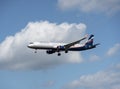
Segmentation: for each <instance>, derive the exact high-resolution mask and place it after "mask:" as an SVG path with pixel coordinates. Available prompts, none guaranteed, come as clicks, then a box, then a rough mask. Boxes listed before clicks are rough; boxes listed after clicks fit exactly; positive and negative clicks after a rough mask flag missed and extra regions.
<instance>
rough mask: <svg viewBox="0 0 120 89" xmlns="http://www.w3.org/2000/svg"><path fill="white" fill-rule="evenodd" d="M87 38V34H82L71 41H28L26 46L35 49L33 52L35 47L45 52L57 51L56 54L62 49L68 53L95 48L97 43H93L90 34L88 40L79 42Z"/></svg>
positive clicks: (92, 36)
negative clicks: (77, 38)
mask: <svg viewBox="0 0 120 89" xmlns="http://www.w3.org/2000/svg"><path fill="white" fill-rule="evenodd" d="M86 38H88V35H86V36H84V37H83V38H81V39H80V40H77V41H74V42H71V43H68V44H66V43H42V42H30V43H29V45H28V46H27V47H28V48H31V49H35V53H37V49H41V50H46V53H47V54H53V53H56V52H57V53H58V56H60V55H61V53H60V52H62V51H64V52H65V53H68V51H84V50H89V49H93V48H96V46H97V45H99V43H97V44H93V38H94V35H93V34H91V35H90V36H89V38H88V40H87V41H86V42H85V43H84V44H79V43H80V42H81V41H82V40H85V39H86Z"/></svg>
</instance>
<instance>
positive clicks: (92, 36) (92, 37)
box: [86, 34, 94, 46]
mask: <svg viewBox="0 0 120 89" xmlns="http://www.w3.org/2000/svg"><path fill="white" fill-rule="evenodd" d="M93 39H94V35H93V34H91V35H90V37H89V38H88V41H87V42H86V45H88V46H93Z"/></svg>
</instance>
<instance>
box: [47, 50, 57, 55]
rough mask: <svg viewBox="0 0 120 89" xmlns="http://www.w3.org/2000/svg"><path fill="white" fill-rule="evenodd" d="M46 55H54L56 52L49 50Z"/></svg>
mask: <svg viewBox="0 0 120 89" xmlns="http://www.w3.org/2000/svg"><path fill="white" fill-rule="evenodd" d="M46 53H47V54H53V53H55V51H54V50H47V51H46Z"/></svg>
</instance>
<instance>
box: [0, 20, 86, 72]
mask: <svg viewBox="0 0 120 89" xmlns="http://www.w3.org/2000/svg"><path fill="white" fill-rule="evenodd" d="M85 31H86V25H85V24H83V23H80V24H76V23H72V24H69V23H61V24H56V23H50V22H48V21H40V22H30V23H28V25H27V26H26V27H25V28H24V29H22V30H21V31H20V32H18V33H16V34H15V35H14V36H8V37H6V39H5V40H4V41H3V42H2V43H1V44H0V69H8V70H9V69H11V70H26V69H28V70H40V69H48V68H51V67H54V66H57V65H60V64H65V63H80V62H81V61H82V56H81V54H80V53H79V52H77V53H75V52H69V53H68V54H67V55H65V54H64V53H63V54H62V55H61V56H60V57H58V56H57V54H53V55H47V54H46V53H45V51H38V53H37V54H34V53H33V51H34V50H32V49H29V48H27V45H28V43H29V42H34V41H44V42H71V41H74V40H78V39H80V38H81V37H82V36H83V35H84V34H85Z"/></svg>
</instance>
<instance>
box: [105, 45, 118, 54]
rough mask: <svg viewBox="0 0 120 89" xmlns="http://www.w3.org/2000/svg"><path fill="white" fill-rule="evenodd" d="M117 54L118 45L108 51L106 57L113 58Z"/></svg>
mask: <svg viewBox="0 0 120 89" xmlns="http://www.w3.org/2000/svg"><path fill="white" fill-rule="evenodd" d="M119 52H120V44H119V43H118V44H115V45H114V46H113V47H112V48H110V49H109V50H108V52H107V55H108V56H113V55H115V54H119Z"/></svg>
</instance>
